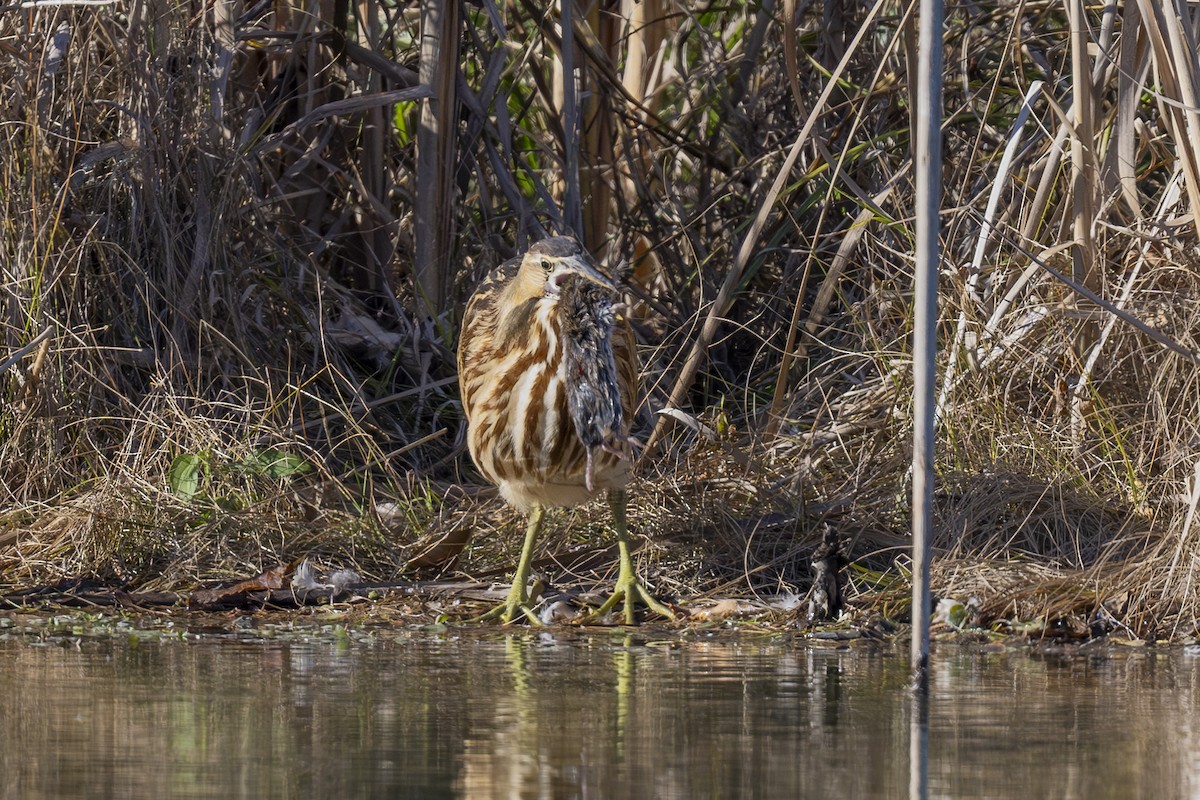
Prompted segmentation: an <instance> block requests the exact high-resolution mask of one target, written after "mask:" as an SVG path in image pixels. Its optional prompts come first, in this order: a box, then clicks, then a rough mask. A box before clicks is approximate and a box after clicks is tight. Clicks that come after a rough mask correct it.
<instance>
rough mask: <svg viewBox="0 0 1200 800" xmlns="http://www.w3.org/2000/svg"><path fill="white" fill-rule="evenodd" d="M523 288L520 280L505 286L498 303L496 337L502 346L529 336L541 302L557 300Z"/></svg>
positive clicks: (507, 345)
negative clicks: (522, 289)
mask: <svg viewBox="0 0 1200 800" xmlns="http://www.w3.org/2000/svg"><path fill="white" fill-rule="evenodd" d="M521 288H522V287H521V284H520V282H519V281H514V282H513V283H512V284H510V285H509V286H508V287H507V288H505V290H504V292H503V293H502V294H501V296H500V297H499V302H498V303H497V304H496V306H497V309H498V311H497V319H496V339H497V344H500V345H501V346H502V347H509V346H511V343H512V342H514V341H517V340H519V339H520V338H521V337H526V336H529V334H530V331H531V329H532V327H533V324H534V320H535V318H536V315H537V308H538V305H539V303H542V302H549V303H553V302H555V301H556V298H552V297H546V296H545V295H544V294H541V293H540V292H539V293H537V294H531V293H529V292H528V291H521Z"/></svg>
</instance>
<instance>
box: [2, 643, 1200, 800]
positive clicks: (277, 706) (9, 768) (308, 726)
mask: <svg viewBox="0 0 1200 800" xmlns="http://www.w3.org/2000/svg"><path fill="white" fill-rule="evenodd" d="M1198 676H1200V660H1198V659H1193V658H1188V657H1186V656H1184V655H1182V654H1180V653H1178V652H1174V653H1171V654H1155V653H1152V652H1138V653H1132V654H1118V655H1115V656H1109V657H1103V658H1089V657H1084V656H1072V657H1051V656H1044V655H1043V656H1036V655H1035V656H1030V655H1028V654H1023V653H1011V652H1010V653H989V654H980V653H968V652H963V651H955V650H949V651H945V650H944V651H942V652H939V653H938V655H937V658H935V659H934V662H933V672H932V680H931V703H930V708H929V754H930V764H929V776H928V785H929V796H931V797H953V798H962V797H1024V796H1035V797H1064V798H1066V797H1079V798H1096V797H1138V796H1145V797H1149V796H1154V797H1159V796H1162V797H1185V796H1194V795H1195V793H1196V789H1197V788H1198V787H1197V780H1196V775H1197V769H1198V767H1200V764H1198V760H1200V741H1197V735H1196V726H1195V724H1194V723H1193V722H1192V720H1193V719H1194V718H1195V717H1196V711H1197V709H1196V707H1195V706H1196V700H1197V697H1198V694H1197V684H1198ZM0 682H2V684H0V685H3V686H5V687H7V689H8V690H7V691H5V692H3V693H0V737H2V738H0V774H2V775H3V778H4V780H3V781H0V787H3V788H2V789H0V795H2V796H3V797H13V798H18V797H20V798H37V797H89V798H108V797H188V798H192V797H197V798H204V797H229V796H238V797H241V796H261V797H335V796H345V797H411V798H438V797H464V798H506V799H507V798H574V797H579V798H592V797H596V798H615V797H622V798H625V797H628V798H703V797H745V798H756V797H762V798H767V797H772V798H773V797H784V796H789V797H839V796H840V797H853V798H868V797H903V796H905V794H906V789H907V787H908V785H909V762H908V758H909V741H910V722H911V721H912V720H913V717H912V712H911V707H910V705H909V703H910V700H911V695H910V694H909V693H908V692H907V691H906V685H907V682H908V666H907V657H906V653H904V652H902V651H901V650H897V651H896V652H894V653H893V652H891V651H887V650H878V651H871V650H864V651H828V650H809V649H804V648H803V647H801V646H799V645H797V644H796V643H788V642H779V641H771V642H765V641H753V640H749V641H748V640H714V641H708V642H688V643H680V642H649V641H645V640H642V639H636V638H630V637H628V636H625V635H613V634H606V633H605V634H595V635H580V636H568V637H567V638H562V637H558V636H552V635H548V636H538V635H533V634H519V635H514V636H505V635H500V634H494V633H493V634H488V635H485V636H483V637H482V638H480V636H479V635H477V634H474V633H470V634H450V635H444V636H440V637H433V636H429V635H423V634H421V635H419V634H415V633H412V632H406V631H399V630H392V629H383V630H379V631H375V632H372V633H370V634H369V635H364V636H361V637H357V638H355V637H340V638H333V637H326V638H316V639H313V640H311V641H306V640H304V639H303V637H296V638H295V639H293V640H290V641H265V642H264V641H253V642H242V641H231V640H227V639H221V638H208V639H204V638H202V639H200V640H199V641H196V640H192V641H187V642H142V643H140V644H133V643H131V642H130V641H128V640H125V639H114V638H107V639H102V640H95V641H88V640H83V641H79V642H75V641H71V640H63V641H58V642H55V641H51V642H50V643H49V644H45V645H38V646H34V645H31V644H30V643H29V642H28V640H24V639H21V640H13V641H0Z"/></svg>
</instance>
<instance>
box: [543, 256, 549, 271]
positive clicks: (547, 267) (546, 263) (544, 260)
mask: <svg viewBox="0 0 1200 800" xmlns="http://www.w3.org/2000/svg"><path fill="white" fill-rule="evenodd" d="M542 269H544V270H546V272H547V274H548V273H549V272H550V262H549V261H547V260H546V259H544V258H543V259H542Z"/></svg>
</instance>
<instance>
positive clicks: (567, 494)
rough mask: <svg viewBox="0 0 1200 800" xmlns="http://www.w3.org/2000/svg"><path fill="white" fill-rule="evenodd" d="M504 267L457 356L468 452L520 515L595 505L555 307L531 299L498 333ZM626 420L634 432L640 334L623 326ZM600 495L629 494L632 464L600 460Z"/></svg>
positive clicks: (473, 308) (472, 315)
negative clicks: (532, 509) (570, 406)
mask: <svg viewBox="0 0 1200 800" xmlns="http://www.w3.org/2000/svg"><path fill="white" fill-rule="evenodd" d="M507 267H509V265H505V267H502V268H500V269H499V270H497V271H495V272H493V273H492V275H491V276H489V278H488V279H487V280H485V281H484V283H483V284H482V285H481V286H480V288H479V290H478V291H476V293H475V295H474V296H472V298H471V300H470V302H469V303H468V304H467V308H466V311H465V313H464V315H463V328H462V334H461V337H460V340H459V349H458V374H459V387H460V391H461V395H462V402H463V409H464V411H465V413H466V416H467V423H468V437H467V441H468V446H469V448H470V451H471V457H472V458H473V459H474V461H475V464H476V466H478V467H479V470H480V472H482V473H483V475H484V477H486V478H487V479H488V480H489V481H491V482H492V483H494V484H496V485H497V487H499V489H500V492H501V494H502V495H503V496H504V497H505V499H506V500H508V501H509V502H510V503H512V504H513V505H515V506H517V507H518V508H522V509H525V508H528V507H529V506H530V505H532V504H534V503H538V504H542V505H554V506H560V505H565V506H571V505H576V504H578V503H581V502H584V501H586V500H587V499H589V498H590V497H591V493H589V492H588V491H587V489H586V487H585V486H584V473H585V469H586V462H587V453H586V451H585V448H584V446H583V444H582V442H580V440H579V437H578V435H577V434H576V432H575V429H574V425H573V423H572V422H571V419H570V416H569V415H568V411H567V396H566V392H565V391H564V380H565V376H564V374H563V371H564V370H563V349H562V340H561V337H560V335H559V324H558V319H557V300H556V298H552V297H540V298H530V299H528V300H526V301H524V303H525V305H523V306H522V307H520V308H516V309H505V310H504V312H505V313H508V314H518V315H521V317H520V318H519V319H520V323H521V324H519V325H511V324H506V325H504V326H503V327H504V328H505V329H507V330H509V334H508V335H507V336H504V337H501V336H500V334H499V330H500V328H501V325H500V317H501V309H499V308H497V297H498V295H499V293H500V291H501V290H502V289H503V281H504V278H505V269H506V268H507ZM613 356H614V359H615V361H616V363H617V372H618V382H619V384H620V392H621V404H622V410H623V419H624V420H626V423H625V430H623V431H622V434H623V435H628V433H629V427H630V425H629V422H628V421H629V420H631V419H632V418H633V413H634V408H635V403H636V398H637V360H636V358H637V357H636V349H635V346H634V339H633V334H632V331H631V330H630V328H629V325H628V323H627V322H626V321H625V320H623V319H620V320H618V324H617V326H616V328H615V330H614V335H613ZM593 458H594V461H593V470H594V481H593V482H594V487H595V490H596V492H597V493H598V492H599V491H601V490H604V489H609V488H617V487H621V486H624V485H625V484H626V483H627V482H628V480H629V475H630V464H629V462H628V461H625V460H622V459H620V458H618V457H616V456H614V455H612V454H611V453H608V452H605V451H600V450H598V451H597V452H595V453H594V455H593Z"/></svg>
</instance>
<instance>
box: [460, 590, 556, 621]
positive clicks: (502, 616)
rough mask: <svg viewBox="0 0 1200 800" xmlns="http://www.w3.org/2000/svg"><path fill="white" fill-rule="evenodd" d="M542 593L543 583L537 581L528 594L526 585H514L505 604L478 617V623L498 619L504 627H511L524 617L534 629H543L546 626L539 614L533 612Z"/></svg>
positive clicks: (476, 619)
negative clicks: (534, 604) (534, 605)
mask: <svg viewBox="0 0 1200 800" xmlns="http://www.w3.org/2000/svg"><path fill="white" fill-rule="evenodd" d="M541 593H542V582H541V581H536V582H535V583H534V585H533V591H531V592H526V591H525V586H524V585H518V584H517V583H513V585H512V588H511V589H509V590H508V597H507V598H505V600H504V602H503V603H501V604H500V605H498V606H496V607H495V608H493V609H492V610H491V611H489V612H487V613H486V614H484V615H483V616H480V617H476V618H475V621H476V622H490V621H491V620H494V619H498V620H500V622H501V623H503V624H504V625H509V624H511V623H513V622H516V621H517V620H519V619H520V618H521V616H522V615H524V617H525V619H527V620H529V624H530V625H533V626H534V627H538V628H540V627H542V625H543V624H544V623H543V622H542V621H541V619H539V618H538V615H537V612H536V611H534V610H533V605H532V604H533V602H534V601H536V600H537V598H538V597H539V596H540V595H541Z"/></svg>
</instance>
